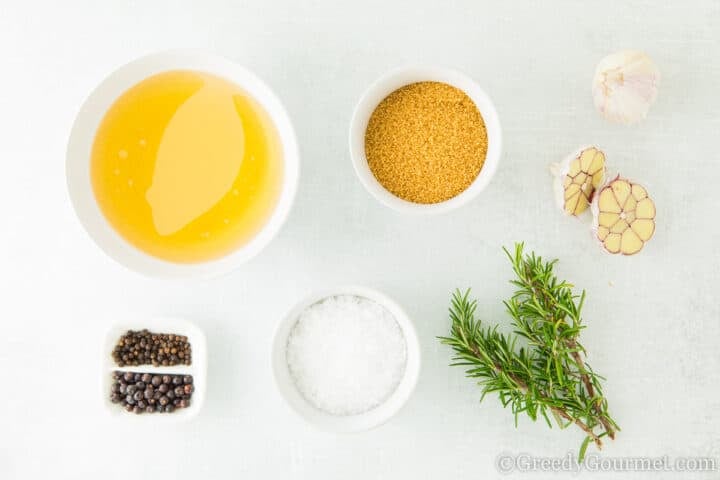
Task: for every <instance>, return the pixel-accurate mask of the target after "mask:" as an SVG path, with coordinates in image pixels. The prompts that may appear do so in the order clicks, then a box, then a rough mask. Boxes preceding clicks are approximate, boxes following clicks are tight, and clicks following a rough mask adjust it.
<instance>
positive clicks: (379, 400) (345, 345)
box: [272, 287, 420, 432]
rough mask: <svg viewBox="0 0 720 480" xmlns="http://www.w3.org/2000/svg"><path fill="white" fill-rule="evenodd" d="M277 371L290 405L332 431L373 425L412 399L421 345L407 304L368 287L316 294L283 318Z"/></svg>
mask: <svg viewBox="0 0 720 480" xmlns="http://www.w3.org/2000/svg"><path fill="white" fill-rule="evenodd" d="M272 362H273V373H274V376H275V382H276V384H277V387H278V390H279V391H280V394H281V395H282V396H283V398H284V399H285V400H286V401H287V403H288V405H289V406H290V407H291V408H292V409H293V410H294V411H295V412H296V413H298V414H299V415H300V416H301V417H303V418H304V419H305V420H307V421H308V422H310V423H312V424H313V425H315V426H317V427H319V428H321V429H323V430H327V431H332V432H357V431H362V430H368V429H370V428H373V427H376V426H378V425H381V424H382V423H384V422H386V421H387V420H389V419H390V418H391V417H392V416H393V415H395V413H397V412H398V411H399V410H400V408H401V407H402V406H403V405H404V404H405V402H407V400H408V399H409V398H410V395H411V394H412V392H413V390H414V388H415V385H416V383H417V380H418V376H419V373H420V345H419V342H418V337H417V333H416V332H415V327H414V326H413V324H412V322H411V321H410V319H409V318H408V316H407V315H406V314H405V312H404V311H403V309H402V308H401V307H400V306H399V305H398V304H397V303H395V302H394V301H393V300H391V299H390V298H388V297H387V296H385V295H383V294H382V293H380V292H377V291H375V290H372V289H369V288H366V287H341V288H335V289H332V290H326V291H322V292H317V293H314V294H312V295H310V296H308V297H307V298H305V299H304V300H303V301H301V302H300V303H298V304H297V305H296V306H295V307H294V308H293V309H292V310H291V311H290V312H289V313H288V315H287V316H286V317H285V318H284V319H283V320H282V322H280V324H279V325H278V327H277V330H276V332H275V338H274V341H273V352H272Z"/></svg>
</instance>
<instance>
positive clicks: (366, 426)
mask: <svg viewBox="0 0 720 480" xmlns="http://www.w3.org/2000/svg"><path fill="white" fill-rule="evenodd" d="M338 295H354V296H359V297H364V298H367V299H369V300H371V301H374V302H376V303H378V304H379V305H381V306H383V307H385V308H386V309H387V310H388V311H389V312H390V313H391V314H392V315H393V316H394V317H395V321H396V322H397V324H398V326H399V327H400V329H401V331H402V333H403V336H404V338H405V342H406V352H407V354H406V355H407V356H406V363H405V372H404V373H403V377H402V379H401V380H400V383H399V384H398V386H397V387H396V389H395V391H394V392H393V393H392V394H391V395H390V397H389V398H388V399H387V400H386V401H385V402H383V403H382V404H380V405H378V406H377V407H375V408H373V409H371V410H369V411H367V412H364V413H360V414H356V415H344V416H343V415H332V414H329V413H326V412H323V411H322V410H319V409H318V408H316V407H315V406H313V405H312V404H310V402H308V401H307V400H306V399H305V398H304V397H303V396H302V395H301V394H300V392H299V391H298V389H297V387H296V386H295V383H294V381H293V380H292V378H291V376H290V372H289V369H288V365H287V357H286V353H287V350H286V349H287V340H288V337H289V335H290V332H291V331H292V328H293V327H294V326H295V324H296V323H297V319H298V317H299V315H300V314H301V313H302V312H303V311H304V310H305V309H306V308H308V307H309V306H310V305H313V304H315V303H317V302H319V301H322V300H324V299H326V298H329V297H334V296H338ZM271 363H272V365H271V368H272V371H273V378H274V380H275V386H276V388H277V390H278V392H279V393H280V396H281V397H283V399H284V400H285V403H286V404H287V405H288V406H289V407H290V409H291V410H293V411H294V412H295V413H296V414H298V415H299V416H300V417H301V418H303V419H304V420H305V421H306V422H307V423H309V424H311V425H313V426H315V427H317V428H319V429H321V430H325V431H328V432H334V433H353V432H360V431H365V430H370V429H372V428H375V427H378V426H380V425H382V424H383V423H385V422H387V421H388V420H390V418H392V417H393V416H394V415H395V414H396V413H397V412H398V411H400V409H402V407H403V406H404V405H405V404H406V403H407V401H408V400H409V399H410V397H411V396H412V393H413V391H414V390H415V387H416V385H417V382H418V378H419V376H420V369H421V352H420V342H419V340H418V335H417V331H416V330H415V326H414V325H413V322H412V321H411V320H410V317H409V316H408V315H407V314H406V313H405V311H404V310H403V309H402V307H400V305H399V304H398V303H397V302H395V301H394V300H392V299H391V298H390V297H388V296H387V295H385V294H383V293H381V292H379V291H377V290H374V289H372V288H369V287H363V286H357V285H345V286H339V287H334V288H325V289H322V290H318V291H315V292H313V293H311V294H309V295H307V296H305V297H304V298H302V299H301V300H300V301H299V302H297V303H296V304H295V305H294V306H293V307H292V308H291V309H290V311H289V312H288V313H287V314H286V315H285V316H284V317H283V319H282V320H281V321H280V322H279V323H278V324H277V325H276V328H275V332H274V334H273V341H272V353H271Z"/></svg>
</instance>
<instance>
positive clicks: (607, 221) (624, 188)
mask: <svg viewBox="0 0 720 480" xmlns="http://www.w3.org/2000/svg"><path fill="white" fill-rule="evenodd" d="M592 211H593V218H594V221H593V230H594V232H595V235H596V236H597V239H598V240H599V241H600V243H601V244H602V246H603V248H604V249H605V250H606V251H607V252H609V253H622V254H623V255H633V254H635V253H638V252H639V251H640V250H642V248H643V247H644V246H645V243H646V242H647V241H648V240H650V238H651V237H652V236H653V233H655V203H654V202H653V201H652V199H651V198H650V197H649V196H648V193H647V190H645V188H643V187H642V186H641V185H638V184H637V183H633V182H631V181H629V180H626V179H624V178H620V177H619V176H618V177H616V178H615V179H614V180H612V181H610V182H608V183H607V184H605V185H603V186H602V187H601V188H600V189H599V190H598V191H597V195H596V197H595V199H594V201H593V203H592Z"/></svg>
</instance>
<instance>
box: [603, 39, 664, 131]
mask: <svg viewBox="0 0 720 480" xmlns="http://www.w3.org/2000/svg"><path fill="white" fill-rule="evenodd" d="M659 81H660V72H659V71H658V69H657V67H656V66H655V63H653V61H652V60H651V59H650V57H648V56H647V55H645V54H644V53H642V52H638V51H634V50H626V51H622V52H618V53H613V54H612V55H608V56H607V57H605V58H603V59H602V60H601V61H600V63H599V64H598V66H597V69H596V70H595V78H594V79H593V99H594V101H595V107H596V108H597V109H598V110H599V111H600V113H601V114H602V115H603V116H604V117H605V118H606V119H608V120H610V121H611V122H616V123H624V124H626V125H629V124H632V123H636V122H639V121H640V120H642V119H643V118H645V116H646V115H647V112H648V110H649V109H650V105H652V104H653V102H654V101H655V98H656V97H657V90H658V83H659Z"/></svg>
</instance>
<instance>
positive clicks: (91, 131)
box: [65, 49, 300, 278]
mask: <svg viewBox="0 0 720 480" xmlns="http://www.w3.org/2000/svg"><path fill="white" fill-rule="evenodd" d="M183 69H184V70H194V71H200V72H205V73H209V74H213V75H217V76H219V77H222V78H224V79H226V80H228V81H230V82H232V83H235V84H236V85H238V86H239V87H240V88H242V89H243V90H245V91H246V92H247V93H248V94H249V95H250V96H252V98H253V99H254V100H255V101H257V102H258V103H259V104H260V105H262V107H263V108H264V109H265V111H266V112H267V114H268V115H269V116H270V118H271V119H272V121H273V123H274V125H275V128H276V129H277V131H278V136H279V138H280V143H281V145H282V149H283V167H284V171H283V184H282V187H281V193H280V198H279V199H278V203H277V205H276V206H275V210H274V211H273V213H272V215H271V216H270V218H269V219H268V220H267V222H266V223H265V225H264V226H263V227H262V228H261V229H260V231H259V232H258V233H257V234H256V235H255V236H254V237H253V238H252V239H251V240H250V241H249V242H247V243H246V244H244V245H242V246H241V247H239V248H238V249H236V250H234V251H232V252H230V253H228V254H226V255H225V256H223V257H220V258H217V259H214V260H209V261H205V262H197V263H175V262H171V261H167V260H163V259H160V258H157V257H154V256H152V255H149V254H147V253H145V252H143V251H141V250H140V249H138V248H137V247H135V246H133V245H131V244H130V243H129V242H128V241H126V240H125V239H124V238H122V237H121V235H120V234H119V233H118V232H117V231H116V230H115V229H114V228H113V227H112V226H111V225H110V223H109V222H108V221H107V219H106V218H105V216H104V214H103V213H102V212H101V210H100V208H99V206H98V204H97V202H96V199H95V195H94V192H93V189H92V184H91V179H90V151H91V148H92V144H93V141H94V138H95V132H96V131H97V127H98V125H99V123H100V121H101V120H102V118H103V117H104V115H105V113H106V112H107V109H108V108H109V107H110V106H111V105H112V103H113V102H114V101H115V100H116V99H117V98H118V96H119V95H121V94H122V93H124V92H125V91H126V90H127V89H128V88H130V87H132V86H133V85H135V84H137V83H138V82H140V81H142V80H143V79H145V78H148V77H150V76H152V75H154V74H157V73H161V72H165V71H171V70H183ZM65 174H66V184H67V189H68V193H69V196H70V200H71V203H72V205H73V208H74V211H75V213H76V215H77V217H78V219H79V220H80V223H81V224H82V226H83V228H84V229H85V230H86V232H87V233H88V234H89V235H90V237H91V238H92V239H93V241H94V242H95V244H96V245H98V247H100V249H101V250H103V251H104V252H105V253H106V254H107V255H108V256H109V257H110V258H112V259H113V260H115V261H116V262H117V263H120V264H121V265H123V266H124V267H126V268H128V269H130V270H133V271H135V272H139V273H141V274H145V275H147V276H151V277H161V278H188V277H195V278H209V277H215V276H218V275H222V274H226V273H229V272H230V271H232V270H235V269H236V268H237V267H239V266H240V265H242V264H244V263H246V262H247V261H249V260H250V259H252V258H253V257H255V256H256V255H257V254H259V253H260V251H261V250H263V249H264V248H265V247H266V246H267V245H268V244H269V243H270V242H271V241H272V239H273V238H274V237H275V236H276V235H277V234H278V233H279V231H280V230H281V228H282V226H283V225H284V223H285V221H286V220H287V217H288V216H289V213H290V211H291V209H292V205H293V203H294V200H295V196H296V193H297V189H298V183H299V176H300V150H299V147H298V143H297V137H296V134H295V130H294V127H293V124H292V121H291V119H290V116H289V114H288V112H287V110H286V109H285V107H284V106H283V104H282V102H281V101H280V99H279V98H278V97H277V96H276V94H275V93H274V92H273V91H272V90H271V88H270V87H269V86H268V85H267V84H266V83H265V82H264V81H263V80H262V79H260V78H259V77H258V76H257V75H255V74H254V73H252V72H251V71H250V70H248V69H246V68H245V67H242V66H241V65H239V64H237V63H235V62H233V61H231V60H228V59H226V58H225V57H221V56H219V55H216V54H214V53H210V52H206V51H203V50H199V49H178V50H168V51H162V52H157V53H152V54H149V55H145V56H142V57H139V58H137V59H135V60H132V61H130V62H128V63H126V64H124V65H122V66H120V67H119V68H117V69H115V70H114V71H113V72H111V73H109V74H108V75H107V76H106V77H105V78H104V79H103V80H102V81H101V82H100V83H99V84H98V85H97V86H96V87H95V88H94V89H93V91H92V92H91V93H90V94H89V95H88V97H87V98H86V99H85V101H84V102H83V103H82V105H81V107H80V109H79V111H78V113H77V115H76V117H75V119H74V121H73V125H72V129H71V131H70V135H69V138H68V144H67V150H66V160H65Z"/></svg>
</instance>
